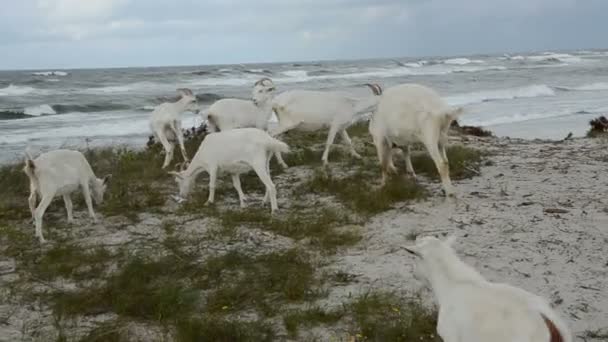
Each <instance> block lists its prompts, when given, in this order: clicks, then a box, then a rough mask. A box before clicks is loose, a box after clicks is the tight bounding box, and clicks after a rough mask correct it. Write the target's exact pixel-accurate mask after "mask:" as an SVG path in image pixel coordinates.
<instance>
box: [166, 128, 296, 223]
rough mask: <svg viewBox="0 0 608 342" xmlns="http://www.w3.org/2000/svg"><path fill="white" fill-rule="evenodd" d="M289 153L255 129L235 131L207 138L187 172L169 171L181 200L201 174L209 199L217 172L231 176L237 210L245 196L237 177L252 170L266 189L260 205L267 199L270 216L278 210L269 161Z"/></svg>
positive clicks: (287, 148)
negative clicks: (204, 174)
mask: <svg viewBox="0 0 608 342" xmlns="http://www.w3.org/2000/svg"><path fill="white" fill-rule="evenodd" d="M288 151H289V147H288V146H287V144H285V143H284V142H282V141H279V140H277V139H274V138H273V137H271V136H270V135H268V133H266V132H264V131H262V130H260V129H257V128H237V129H233V130H228V131H222V132H217V133H210V134H208V135H207V136H206V137H205V139H204V140H203V142H202V143H201V145H200V147H199V148H198V151H197V152H196V154H195V155H194V158H192V162H191V163H190V165H188V168H187V169H185V170H182V171H180V172H176V171H171V172H169V173H170V174H172V175H174V176H175V180H176V182H177V184H178V186H179V196H180V197H181V198H182V199H184V198H186V197H187V196H188V194H189V193H190V191H191V190H192V187H193V183H194V181H195V179H196V177H197V176H198V175H199V174H200V173H201V172H203V171H207V172H208V173H209V199H208V200H207V204H209V203H213V202H214V198H215V183H216V179H217V175H218V172H220V171H226V172H228V173H230V174H231V175H232V184H233V185H234V188H235V189H236V191H237V192H238V195H239V202H240V204H241V208H244V207H245V200H246V197H245V194H244V193H243V189H242V188H241V180H240V177H239V175H240V174H242V173H245V172H248V171H250V170H251V169H253V170H254V171H255V173H256V174H257V175H258V177H259V178H260V180H261V181H262V182H263V183H264V185H265V186H266V194H265V195H264V203H265V202H266V201H267V200H268V197H270V207H271V210H272V212H274V211H275V210H277V209H278V206H277V195H276V188H275V186H274V184H273V183H272V180H271V178H270V167H269V164H270V158H271V157H272V155H273V154H274V153H277V152H283V153H286V152H288Z"/></svg>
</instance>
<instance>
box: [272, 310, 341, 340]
mask: <svg viewBox="0 0 608 342" xmlns="http://www.w3.org/2000/svg"><path fill="white" fill-rule="evenodd" d="M343 316H344V311H342V310H334V311H326V310H323V309H322V308H320V307H318V306H314V307H311V308H308V309H303V310H292V311H290V312H287V313H286V314H285V315H284V316H283V324H285V329H286V330H287V332H288V333H289V335H290V336H292V337H295V336H297V333H298V330H299V329H300V328H301V327H305V328H310V327H314V326H317V325H321V324H334V323H336V322H338V321H339V320H340V319H342V317H343Z"/></svg>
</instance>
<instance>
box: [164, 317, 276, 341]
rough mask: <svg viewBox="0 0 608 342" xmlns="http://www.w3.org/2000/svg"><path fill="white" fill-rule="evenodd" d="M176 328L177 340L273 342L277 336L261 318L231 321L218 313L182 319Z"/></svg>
mask: <svg viewBox="0 0 608 342" xmlns="http://www.w3.org/2000/svg"><path fill="white" fill-rule="evenodd" d="M176 330H177V336H176V337H177V338H176V340H177V342H192V341H218V342H229V341H241V342H271V341H275V338H276V336H275V333H274V330H273V329H272V327H271V326H270V324H268V323H265V322H262V321H259V320H256V321H248V322H237V321H230V320H228V319H226V318H224V317H222V316H217V315H212V316H205V317H203V318H191V319H187V320H181V321H179V322H178V324H177V327H176Z"/></svg>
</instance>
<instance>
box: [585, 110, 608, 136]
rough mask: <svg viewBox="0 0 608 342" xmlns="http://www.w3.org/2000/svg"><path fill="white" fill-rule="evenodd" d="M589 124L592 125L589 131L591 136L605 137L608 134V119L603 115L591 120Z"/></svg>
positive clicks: (588, 134) (588, 133)
mask: <svg viewBox="0 0 608 342" xmlns="http://www.w3.org/2000/svg"><path fill="white" fill-rule="evenodd" d="M589 125H590V126H591V128H590V129H589V131H587V137H589V138H597V137H604V136H606V135H607V134H608V119H606V117H605V116H603V115H602V116H599V117H597V118H595V119H593V120H591V121H589Z"/></svg>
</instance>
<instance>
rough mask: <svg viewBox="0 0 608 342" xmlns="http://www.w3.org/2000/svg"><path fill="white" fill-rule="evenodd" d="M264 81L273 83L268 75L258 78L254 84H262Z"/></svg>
mask: <svg viewBox="0 0 608 342" xmlns="http://www.w3.org/2000/svg"><path fill="white" fill-rule="evenodd" d="M264 81H268V82H270V83H273V82H272V80H271V79H270V78H268V77H263V78H261V79H259V80H258V81H257V82H255V84H254V86H258V85H264Z"/></svg>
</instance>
